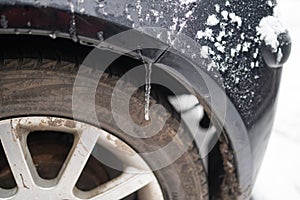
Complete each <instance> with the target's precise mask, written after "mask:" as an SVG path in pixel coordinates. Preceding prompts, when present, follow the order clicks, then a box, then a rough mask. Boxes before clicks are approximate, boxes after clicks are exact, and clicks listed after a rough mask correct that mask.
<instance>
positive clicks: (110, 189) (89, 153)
mask: <svg viewBox="0 0 300 200" xmlns="http://www.w3.org/2000/svg"><path fill="white" fill-rule="evenodd" d="M0 130H1V132H0V140H1V144H2V147H1V148H2V149H3V152H4V154H5V157H6V158H5V159H4V160H7V162H6V163H7V165H8V166H5V164H3V163H5V161H3V163H2V167H1V165H0V180H1V178H2V179H5V178H6V179H8V178H7V177H10V176H9V174H11V177H12V178H13V180H10V181H8V183H9V184H8V185H14V184H15V187H11V188H10V187H9V186H8V187H1V185H0V199H44V198H45V197H47V198H48V199H93V200H102V199H123V198H126V197H127V199H146V200H147V199H149V200H151V199H158V200H160V199H163V195H162V191H161V188H160V186H159V183H158V181H157V179H156V177H155V175H154V173H153V172H152V171H151V170H150V168H149V166H148V165H147V164H146V162H145V161H144V160H143V159H142V158H141V157H140V156H139V155H138V153H137V152H136V151H134V150H133V149H132V148H131V147H130V146H129V145H128V144H126V143H125V142H124V141H122V140H121V139H119V138H117V137H115V136H114V135H112V134H111V133H108V132H107V131H105V130H103V129H100V128H96V127H94V126H91V125H88V124H85V123H81V122H77V121H73V120H68V119H63V118H51V117H26V118H25V117H24V118H14V119H8V120H4V121H1V122H0ZM49 131H50V132H55V133H61V134H62V133H65V134H69V135H72V137H73V142H72V144H71V145H70V148H69V149H68V148H65V149H67V151H69V152H67V154H66V157H65V160H64V161H63V162H62V163H61V168H60V169H59V171H58V172H57V174H56V176H53V177H50V178H49V177H48V178H45V176H47V172H48V171H51V169H50V170H49V169H48V168H46V169H47V170H41V171H43V172H39V170H38V167H37V166H46V167H47V162H46V161H48V162H49V160H50V161H51V159H53V161H55V162H54V163H56V162H57V161H58V160H61V159H56V160H55V158H52V157H56V156H55V155H50V156H46V159H42V156H41V153H40V154H39V152H40V151H37V150H33V149H35V148H32V147H31V146H30V145H29V143H30V142H28V141H30V139H29V137H30V134H34V133H36V132H39V133H48V134H49ZM41 135H43V134H41ZM45 135H46V134H45ZM96 147H101V148H105V149H106V150H108V151H109V152H110V153H111V155H113V156H115V157H116V158H117V159H118V161H119V162H120V163H121V166H122V168H121V169H119V168H118V166H108V167H109V168H110V169H112V171H118V170H120V173H119V174H117V175H115V176H110V174H109V172H107V171H106V172H104V171H105V170H103V169H100V168H101V167H97V166H100V165H99V164H98V165H97V164H91V165H90V166H92V168H93V169H94V170H90V171H95V170H96V171H97V169H99V171H100V172H99V173H100V176H99V177H102V178H99V179H102V180H100V182H99V183H101V184H99V185H96V186H95V187H94V188H84V187H80V186H79V185H84V180H86V181H85V182H89V180H90V179H89V177H93V178H94V177H95V175H93V174H92V175H89V174H88V173H89V171H88V170H86V167H87V166H89V163H90V162H89V161H90V160H91V158H93V159H98V160H99V161H98V163H99V162H102V163H103V160H102V159H101V157H102V158H104V157H105V155H106V156H107V154H103V155H101V151H99V148H98V151H97V150H96ZM45 148H46V150H47V149H48V148H47V147H46V146H45ZM45 148H44V149H45ZM36 149H40V150H41V149H42V148H36ZM59 149H60V148H58V149H57V151H58V154H57V155H59V158H61V153H60V152H59V151H65V150H61V149H60V150H59ZM46 150H45V151H46ZM34 151H36V152H34ZM103 156H104V157H103ZM36 160H40V161H39V163H38V164H37V161H36ZM104 160H105V159H104ZM104 162H105V161H104ZM49 163H53V162H49ZM104 165H112V164H111V163H109V162H108V163H104V164H103V165H101V166H104ZM3 166H4V167H3ZM55 166H56V168H57V166H58V165H55ZM113 168H115V169H113ZM7 169H9V170H7ZM3 171H5V172H3ZM83 172H85V174H88V175H87V176H86V177H88V178H84V177H83V176H84V173H83ZM101 173H102V174H101ZM103 173H107V174H103ZM42 174H43V175H42ZM109 176H110V179H107V178H103V177H109ZM104 179H107V180H104ZM96 182H97V181H96ZM13 183H14V184H13ZM78 183H79V184H78ZM80 183H81V184H80ZM2 185H3V184H2ZM130 196H131V197H130Z"/></svg>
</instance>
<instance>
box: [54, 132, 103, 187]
mask: <svg viewBox="0 0 300 200" xmlns="http://www.w3.org/2000/svg"><path fill="white" fill-rule="evenodd" d="M98 132H99V131H98ZM78 135H79V136H78V137H77V140H76V138H75V144H74V145H73V148H72V150H71V152H70V155H69V156H68V158H67V160H66V161H65V163H64V166H63V169H62V171H61V174H60V176H59V177H60V180H59V186H60V189H62V190H65V189H68V188H69V189H71V190H73V187H74V186H75V184H76V182H77V180H78V179H79V177H80V175H81V172H82V170H83V169H84V166H85V164H86V162H87V160H88V159H89V156H90V154H91V152H92V150H93V149H94V146H95V144H96V143H97V139H98V137H99V135H98V133H97V131H95V129H93V128H88V129H85V130H84V131H83V132H82V133H79V134H78ZM66 187H68V188H66ZM70 187H71V188H70Z"/></svg>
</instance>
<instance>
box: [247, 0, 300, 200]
mask: <svg viewBox="0 0 300 200" xmlns="http://www.w3.org/2000/svg"><path fill="white" fill-rule="evenodd" d="M278 2H279V6H280V11H281V19H282V20H283V22H284V23H285V25H286V26H287V27H288V29H289V31H290V34H291V37H292V40H293V48H292V54H291V57H290V60H289V61H288V63H287V64H286V65H285V66H284V68H283V69H284V73H283V77H282V84H281V90H280V97H279V104H278V110H277V117H276V121H275V125H274V130H273V135H272V137H271V140H270V144H269V146H268V150H267V153H266V155H265V159H264V163H263V166H262V168H261V171H260V174H259V177H258V179H257V183H256V187H255V190H254V194H253V197H254V199H255V200H277V199H278V200H282V199H286V200H298V199H300V117H299V116H300V90H299V87H300V66H299V64H298V63H300V57H299V56H298V54H299V52H300V11H299V9H300V0H278Z"/></svg>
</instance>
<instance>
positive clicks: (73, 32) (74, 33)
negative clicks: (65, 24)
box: [69, 1, 78, 42]
mask: <svg viewBox="0 0 300 200" xmlns="http://www.w3.org/2000/svg"><path fill="white" fill-rule="evenodd" d="M70 9H71V13H72V18H71V21H70V28H69V34H70V37H71V39H72V40H73V41H74V42H78V37H77V30H76V19H75V14H74V12H75V8H74V5H73V3H72V2H71V1H70Z"/></svg>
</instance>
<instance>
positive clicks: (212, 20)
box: [206, 15, 220, 26]
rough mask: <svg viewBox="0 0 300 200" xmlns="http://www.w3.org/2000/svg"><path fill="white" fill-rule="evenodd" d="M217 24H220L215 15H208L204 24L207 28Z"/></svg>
mask: <svg viewBox="0 0 300 200" xmlns="http://www.w3.org/2000/svg"><path fill="white" fill-rule="evenodd" d="M218 23H220V20H219V19H218V18H217V16H216V15H210V16H209V17H208V18H207V22H206V24H207V25H208V26H216V25H217V24H218Z"/></svg>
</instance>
